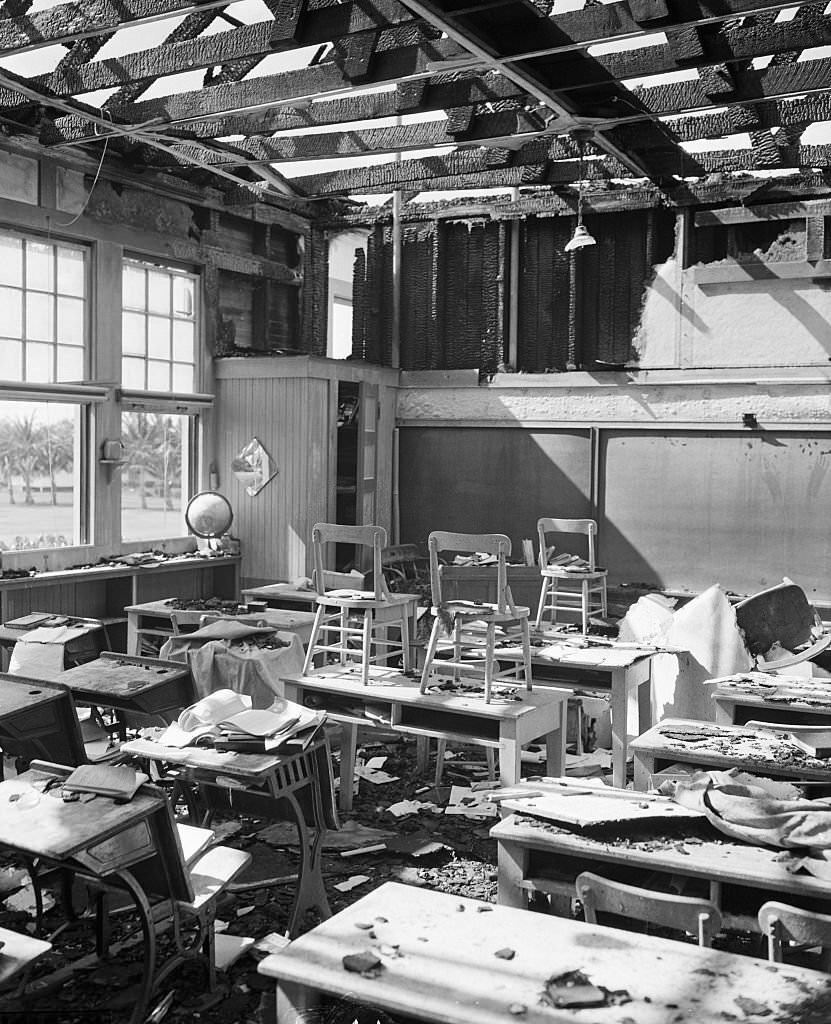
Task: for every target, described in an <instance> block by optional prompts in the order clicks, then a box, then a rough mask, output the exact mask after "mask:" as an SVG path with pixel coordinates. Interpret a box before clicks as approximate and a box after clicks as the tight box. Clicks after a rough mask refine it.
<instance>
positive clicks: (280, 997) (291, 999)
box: [276, 980, 320, 1024]
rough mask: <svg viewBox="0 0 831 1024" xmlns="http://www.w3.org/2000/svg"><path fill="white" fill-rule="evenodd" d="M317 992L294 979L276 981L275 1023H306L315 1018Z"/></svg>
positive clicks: (318, 1001)
mask: <svg viewBox="0 0 831 1024" xmlns="http://www.w3.org/2000/svg"><path fill="white" fill-rule="evenodd" d="M319 1004H320V996H319V994H318V992H317V991H316V990H315V989H313V988H309V987H308V986H306V985H300V984H298V983H297V982H296V981H282V980H278V982H277V1011H276V1012H277V1024H306V1022H307V1021H311V1020H312V1019H315V1020H317V1013H316V1011H317V1008H318V1006H319Z"/></svg>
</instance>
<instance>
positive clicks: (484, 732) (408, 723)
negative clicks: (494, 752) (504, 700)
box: [392, 704, 499, 745]
mask: <svg viewBox="0 0 831 1024" xmlns="http://www.w3.org/2000/svg"><path fill="white" fill-rule="evenodd" d="M392 724H393V727H394V728H399V729H402V730H404V731H405V732H421V733H424V734H425V735H428V736H445V737H447V739H460V740H465V739H477V740H488V741H491V742H492V743H493V744H494V745H496V744H498V743H499V722H498V721H496V720H494V719H492V718H482V717H480V716H479V715H466V714H464V713H463V712H458V711H434V710H432V709H430V708H422V707H416V706H414V705H409V704H405V705H399V706H398V707H397V714H396V716H395V718H394V719H393V723H392Z"/></svg>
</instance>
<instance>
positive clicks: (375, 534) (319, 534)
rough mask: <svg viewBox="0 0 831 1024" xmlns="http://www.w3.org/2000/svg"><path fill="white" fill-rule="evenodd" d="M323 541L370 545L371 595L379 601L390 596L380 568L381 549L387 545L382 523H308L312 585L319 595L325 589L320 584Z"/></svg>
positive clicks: (322, 566)
mask: <svg viewBox="0 0 831 1024" xmlns="http://www.w3.org/2000/svg"><path fill="white" fill-rule="evenodd" d="M326 544H354V545H356V546H359V547H367V548H371V549H372V579H373V583H374V597H375V600H376V601H382V600H384V599H385V598H387V597H389V596H390V592H389V589H388V587H387V584H386V581H385V580H384V574H383V572H382V571H381V549H382V548H385V547H386V546H387V531H386V530H385V529H384V527H383V526H341V525H340V524H339V523H315V524H314V526H313V527H312V551H313V555H314V573H313V578H314V585H315V590H316V591H317V592H318V594H319V595H320V596H323V594H325V593H326V588H325V587H324V575H323V574H324V571H325V569H324V565H323V554H324V552H323V548H324V545H326Z"/></svg>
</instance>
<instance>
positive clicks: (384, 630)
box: [303, 523, 415, 686]
mask: <svg viewBox="0 0 831 1024" xmlns="http://www.w3.org/2000/svg"><path fill="white" fill-rule="evenodd" d="M326 544H350V545H356V546H360V547H367V548H369V549H370V550H371V552H372V579H373V589H372V590H366V591H364V590H356V591H351V590H328V591H327V590H326V589H325V570H324V568H323V561H324V545H326ZM386 544H387V531H386V530H385V529H384V528H383V527H382V526H339V525H337V524H335V523H315V525H314V528H313V529H312V547H313V551H314V566H315V568H314V583H315V589H316V591H317V595H318V596H317V611H316V613H315V621H314V625H313V626H312V635H311V638H310V640H309V645H308V648H307V650H306V660H305V663H304V665H303V674H304V675H306V674H307V673H308V672H309V670H310V668H311V667H312V664H313V661H314V658H315V657H316V656H317V655H320V654H323V655H324V658H327V657H328V656H330V655H331V656H334V657H335V658H336V659H337V660H338V661H339V662H340V664H341V665H345V664H347V662H348V660H349V659H355V660H358V661H360V664H361V678H362V681H363V684H364V686H366V685H367V684H368V683H369V668H370V665H373V664H380V663H384V664H387V663H388V662H389V661H390V659H391V658H393V657H397V656H398V655H400V656H401V662H402V668H403V671H404V672H409V670H410V624H409V614H410V611H411V609H412V606H413V602H414V601H415V598H414V597H413V596H412V595H411V594H391V593H390V591H389V588H388V587H387V584H386V581H385V579H384V574H383V572H382V567H381V550H382V548H384V547H386ZM356 616H357V617H359V618H360V624H359V625H356V624H355V617H356ZM391 626H393V627H397V628H398V630H399V631H400V639H390V637H389V634H388V630H389V627H391ZM333 637H334V639H333ZM356 639H360V647H358V646H350V640H356ZM373 648H374V653H373Z"/></svg>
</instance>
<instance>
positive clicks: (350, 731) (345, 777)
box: [340, 722, 358, 811]
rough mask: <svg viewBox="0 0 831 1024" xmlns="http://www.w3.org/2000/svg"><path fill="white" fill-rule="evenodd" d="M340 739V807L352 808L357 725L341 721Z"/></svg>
mask: <svg viewBox="0 0 831 1024" xmlns="http://www.w3.org/2000/svg"><path fill="white" fill-rule="evenodd" d="M340 728H341V734H340V735H341V740H340V809H341V810H342V811H351V810H352V797H353V795H354V787H355V754H356V752H357V749H358V727H357V726H356V725H353V724H352V723H351V722H341V723H340Z"/></svg>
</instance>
